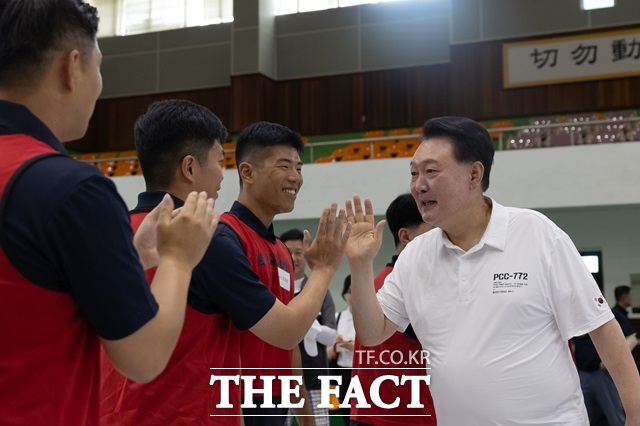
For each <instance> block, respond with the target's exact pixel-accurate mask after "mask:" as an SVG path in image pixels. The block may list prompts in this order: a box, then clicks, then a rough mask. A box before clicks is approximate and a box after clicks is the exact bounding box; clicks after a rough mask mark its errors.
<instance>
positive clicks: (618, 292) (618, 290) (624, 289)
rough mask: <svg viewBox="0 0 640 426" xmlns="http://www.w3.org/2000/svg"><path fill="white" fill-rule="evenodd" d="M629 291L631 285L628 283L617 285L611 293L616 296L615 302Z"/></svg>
mask: <svg viewBox="0 0 640 426" xmlns="http://www.w3.org/2000/svg"><path fill="white" fill-rule="evenodd" d="M629 293H631V287H629V286H628V285H619V286H618V287H616V289H615V290H614V292H613V294H614V295H615V296H616V302H617V301H618V300H620V299H621V298H622V296H626V295H627V294H629Z"/></svg>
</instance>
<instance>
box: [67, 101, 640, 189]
mask: <svg viewBox="0 0 640 426" xmlns="http://www.w3.org/2000/svg"><path fill="white" fill-rule="evenodd" d="M523 122H528V124H525V125H517V126H516V125H515V124H516V123H523ZM480 124H482V125H483V126H484V127H485V128H487V129H488V130H489V132H490V133H489V134H490V135H491V137H492V138H493V140H494V145H495V148H496V150H514V149H515V150H519V149H531V148H551V147H558V146H571V145H589V144H602V143H618V142H632V141H640V117H639V116H638V111H637V110H623V111H608V112H590V113H576V114H567V115H548V116H539V117H531V118H529V119H522V118H520V119H510V120H496V121H482V122H480ZM421 134H422V127H415V128H399V129H391V130H387V131H385V130H372V131H368V132H365V133H364V134H362V137H360V138H357V139H346V140H345V139H342V138H341V137H340V136H339V135H338V136H336V137H335V139H334V140H329V141H326V139H327V138H329V139H331V137H330V136H329V137H327V136H326V135H325V136H323V137H322V140H324V141H323V142H315V140H317V139H320V138H318V137H303V141H304V142H305V149H304V152H303V155H302V159H303V161H304V162H305V163H335V162H342V161H362V160H376V159H385V158H397V157H400V158H402V157H411V156H413V154H414V152H415V150H416V149H417V147H418V145H419V143H420V135H421ZM223 149H224V159H223V164H222V165H223V167H224V168H226V169H233V168H235V167H236V161H235V153H234V150H235V142H234V141H231V142H225V143H224V144H223ZM319 153H324V154H322V155H319ZM71 155H72V156H73V157H74V158H76V159H78V160H80V161H84V162H87V163H89V164H92V165H94V166H96V167H98V168H100V170H102V172H103V173H104V174H105V175H106V176H110V177H119V176H133V175H139V174H142V170H141V169H140V165H139V162H138V160H137V158H136V152H135V151H132V150H128V151H120V152H116V151H111V152H102V153H90V154H71Z"/></svg>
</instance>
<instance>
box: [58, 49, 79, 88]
mask: <svg viewBox="0 0 640 426" xmlns="http://www.w3.org/2000/svg"><path fill="white" fill-rule="evenodd" d="M54 60H55V59H54ZM57 60H58V61H59V63H60V78H61V81H62V84H63V86H64V87H65V88H66V89H67V90H69V91H73V90H74V89H75V88H76V85H77V83H78V80H79V79H80V78H81V75H82V74H81V72H80V71H81V70H80V67H81V66H82V63H81V57H80V52H79V51H78V49H73V50H71V51H70V52H67V53H64V54H61V55H60V56H58V59H57Z"/></svg>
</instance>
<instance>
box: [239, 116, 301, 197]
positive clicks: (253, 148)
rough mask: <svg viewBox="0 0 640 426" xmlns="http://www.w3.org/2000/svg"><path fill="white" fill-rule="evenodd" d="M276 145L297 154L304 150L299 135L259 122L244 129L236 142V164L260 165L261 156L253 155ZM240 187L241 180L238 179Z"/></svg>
mask: <svg viewBox="0 0 640 426" xmlns="http://www.w3.org/2000/svg"><path fill="white" fill-rule="evenodd" d="M277 145H288V146H292V147H294V148H295V149H296V151H298V152H302V150H303V149H304V142H302V138H301V137H300V135H299V134H298V133H296V132H294V131H293V130H291V129H289V128H288V127H286V126H283V125H281V124H276V123H269V122H266V121H260V122H258V123H254V124H252V125H250V126H249V127H247V128H245V129H244V130H243V131H242V132H241V133H240V134H239V135H238V140H237V142H236V164H238V165H240V163H242V162H243V161H249V159H251V161H253V162H254V163H255V164H256V165H257V166H260V165H261V160H262V156H261V155H255V154H256V153H258V152H259V151H262V150H264V149H265V148H270V147H272V146H277ZM240 186H241V187H242V178H241V179H240Z"/></svg>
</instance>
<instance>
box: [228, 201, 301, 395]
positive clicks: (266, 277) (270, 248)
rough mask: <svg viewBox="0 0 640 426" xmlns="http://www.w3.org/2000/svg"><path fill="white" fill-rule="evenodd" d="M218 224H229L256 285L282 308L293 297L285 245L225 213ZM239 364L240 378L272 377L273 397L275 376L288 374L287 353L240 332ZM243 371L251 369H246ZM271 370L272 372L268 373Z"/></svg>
mask: <svg viewBox="0 0 640 426" xmlns="http://www.w3.org/2000/svg"><path fill="white" fill-rule="evenodd" d="M220 221H221V222H223V223H226V224H227V225H229V226H230V227H231V228H232V229H233V230H234V231H235V232H236V233H237V234H238V237H239V238H240V242H241V243H242V246H243V248H244V251H245V254H246V256H247V259H248V260H249V263H250V264H251V269H252V270H253V271H254V272H255V273H256V274H257V275H258V277H260V282H262V283H263V284H265V285H266V286H267V287H268V288H269V290H271V292H272V293H273V294H275V296H276V297H277V298H278V300H280V301H281V302H282V303H284V304H285V305H286V304H288V303H289V302H290V301H291V299H292V298H293V291H294V287H293V286H294V276H293V263H292V261H291V254H290V253H289V250H288V249H287V246H285V245H284V243H283V242H282V241H280V240H277V239H276V240H275V242H274V243H272V242H271V241H269V240H267V239H265V238H263V237H262V236H261V235H260V234H258V233H257V232H256V231H255V230H253V229H252V228H251V227H250V226H249V225H247V224H246V223H244V222H243V221H242V220H240V218H238V217H237V216H236V215H234V214H230V213H225V214H223V215H222V217H221V219H220ZM240 348H241V352H240V353H241V363H242V367H243V371H242V374H243V375H244V376H247V375H251V376H258V377H259V376H263V375H274V376H276V380H274V382H273V387H272V389H273V396H280V395H281V387H280V382H279V381H278V380H277V376H278V375H289V376H290V375H291V374H292V371H291V354H292V352H291V351H290V350H286V349H281V348H278V347H276V346H273V345H271V344H269V343H267V342H265V341H264V340H262V339H260V338H259V337H257V336H256V335H255V334H253V333H251V332H250V331H242V332H241V335H240ZM245 368H252V369H246V370H245ZM270 368H271V369H273V370H270ZM253 387H254V389H263V388H264V383H263V382H262V380H255V381H254V382H253Z"/></svg>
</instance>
